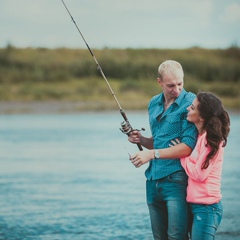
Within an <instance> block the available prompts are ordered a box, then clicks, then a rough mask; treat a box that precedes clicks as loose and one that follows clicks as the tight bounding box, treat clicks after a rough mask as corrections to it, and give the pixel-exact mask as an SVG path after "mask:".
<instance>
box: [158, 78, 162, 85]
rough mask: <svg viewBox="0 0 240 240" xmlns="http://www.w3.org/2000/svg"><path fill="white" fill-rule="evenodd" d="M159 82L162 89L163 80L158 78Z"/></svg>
mask: <svg viewBox="0 0 240 240" xmlns="http://www.w3.org/2000/svg"><path fill="white" fill-rule="evenodd" d="M157 82H158V84H159V85H160V86H161V87H162V80H161V79H160V78H157Z"/></svg>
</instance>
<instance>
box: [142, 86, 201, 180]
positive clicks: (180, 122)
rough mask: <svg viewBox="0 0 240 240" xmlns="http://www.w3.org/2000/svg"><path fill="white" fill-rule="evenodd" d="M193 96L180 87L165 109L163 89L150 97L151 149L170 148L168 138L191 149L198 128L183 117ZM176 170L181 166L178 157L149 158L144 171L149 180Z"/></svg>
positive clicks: (193, 145)
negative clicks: (173, 99) (179, 92)
mask: <svg viewBox="0 0 240 240" xmlns="http://www.w3.org/2000/svg"><path fill="white" fill-rule="evenodd" d="M195 97H196V95H195V94H193V93H191V92H186V91H185V90H184V89H182V92H181V94H180V95H179V97H178V98H177V99H176V100H175V102H173V103H172V105H171V106H170V107H169V108H168V109H167V110H166V111H164V101H165V100H164V95H163V93H160V94H159V95H156V96H154V97H153V98H152V99H151V100H150V102H149V105H148V113H149V123H150V128H151V132H152V137H153V142H154V149H161V148H169V144H171V140H174V139H176V138H178V139H179V140H180V141H181V142H182V143H185V144H186V145H188V146H189V147H190V148H192V149H194V147H195V144H196V139H197V129H196V127H195V125H194V124H193V123H191V122H189V121H187V120H186V117H187V113H188V111H187V107H188V106H189V105H191V104H192V102H193V99H194V98H195ZM179 170H183V168H182V166H181V163H180V159H179V158H177V159H152V160H151V161H150V162H149V167H148V168H147V170H146V172H145V175H146V178H147V179H148V180H156V179H160V178H163V177H166V176H168V175H170V174H171V173H174V172H176V171H179Z"/></svg>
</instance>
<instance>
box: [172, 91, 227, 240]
mask: <svg viewBox="0 0 240 240" xmlns="http://www.w3.org/2000/svg"><path fill="white" fill-rule="evenodd" d="M187 110H188V115H187V120H188V121H190V122H192V123H194V124H195V126H196V127H197V129H198V134H199V135H198V140H197V144H196V146H195V148H194V150H193V151H192V153H191V155H190V156H188V157H183V158H181V164H182V166H183V168H184V169H185V171H186V173H187V175H188V187H187V202H189V205H190V209H191V213H192V218H193V222H192V229H191V239H192V240H202V239H205V240H210V239H211V240H212V239H214V236H215V233H216V231H217V228H218V226H219V224H220V222H221V219H222V204H221V197H222V195H221V190H220V187H221V174H222V165H223V154H224V147H225V146H226V144H227V137H228V134H229V131H230V119H229V115H228V113H227V112H226V111H225V109H224V108H223V106H222V103H221V101H220V100H219V98H217V97H216V96H215V95H214V94H212V93H209V92H200V93H198V95H197V97H196V99H195V100H194V101H193V103H192V105H190V106H189V107H188V108H187ZM177 143H179V141H178V140H177ZM173 145H176V142H174V141H173Z"/></svg>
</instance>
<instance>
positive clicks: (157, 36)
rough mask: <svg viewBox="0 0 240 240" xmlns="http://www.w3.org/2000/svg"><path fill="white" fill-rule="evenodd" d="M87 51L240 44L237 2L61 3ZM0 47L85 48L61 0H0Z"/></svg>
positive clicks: (118, 0)
mask: <svg viewBox="0 0 240 240" xmlns="http://www.w3.org/2000/svg"><path fill="white" fill-rule="evenodd" d="M64 2H65V4H66V6H67V7H68V9H69V11H70V12H71V14H72V16H73V18H74V20H75V22H76V24H77V26H78V27H79V29H80V31H81V33H82V34H83V36H84V38H85V40H86V41H87V43H88V45H89V46H90V48H99V49H102V48H189V47H202V48H210V49H212V48H228V47H230V46H238V47H239V46H240V0H201V1H199V0H169V1H166V0H64ZM0 6H1V7H0V48H4V47H6V46H7V45H9V44H10V45H13V46H15V47H19V48H26V47H34V48H35V47H43V48H45V47H46V48H61V47H65V48H86V45H85V43H84V41H83V39H82V38H81V35H80V34H79V32H78V30H77V28H76V26H75V25H74V23H73V22H72V21H71V18H70V16H69V14H68V12H67V10H66V9H65V7H64V5H63V2H62V0H0Z"/></svg>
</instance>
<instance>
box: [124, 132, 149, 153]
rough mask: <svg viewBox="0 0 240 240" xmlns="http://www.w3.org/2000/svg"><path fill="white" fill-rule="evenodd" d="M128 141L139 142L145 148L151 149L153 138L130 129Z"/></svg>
mask: <svg viewBox="0 0 240 240" xmlns="http://www.w3.org/2000/svg"><path fill="white" fill-rule="evenodd" d="M128 141H129V142H131V143H140V144H141V145H142V146H143V147H145V148H147V149H153V138H152V137H148V138H147V137H144V136H142V134H141V133H140V131H132V132H131V133H130V136H129V137H128Z"/></svg>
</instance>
